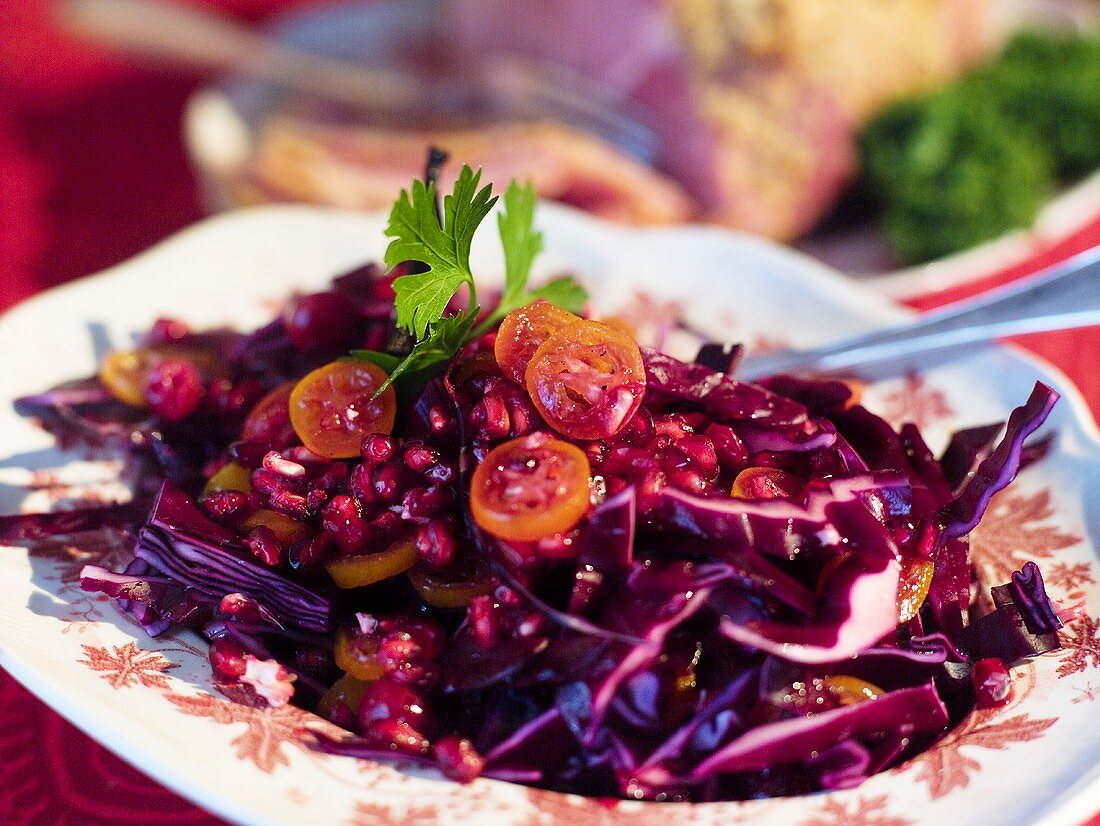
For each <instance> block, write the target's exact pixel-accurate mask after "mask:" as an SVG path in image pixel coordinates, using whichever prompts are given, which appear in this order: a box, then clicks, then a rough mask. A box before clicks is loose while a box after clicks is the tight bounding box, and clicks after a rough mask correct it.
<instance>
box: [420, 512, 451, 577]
mask: <svg viewBox="0 0 1100 826" xmlns="http://www.w3.org/2000/svg"><path fill="white" fill-rule="evenodd" d="M416 552H417V554H419V556H420V558H421V559H423V560H424V561H425V562H427V563H428V564H429V565H431V566H432V567H433V568H435V569H436V570H442V569H444V568H448V567H450V565H451V563H452V562H454V558H455V554H456V553H457V552H458V542H457V541H456V540H455V537H454V534H453V533H451V528H450V526H449V525H448V524H447V523H446V522H444V521H443V520H441V519H430V520H428V521H427V522H425V523H424V524H423V525H421V526H420V527H418V528H417V529H416Z"/></svg>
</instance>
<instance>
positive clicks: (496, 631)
mask: <svg viewBox="0 0 1100 826" xmlns="http://www.w3.org/2000/svg"><path fill="white" fill-rule="evenodd" d="M466 616H467V617H468V618H469V620H470V631H471V632H472V633H473V635H474V642H475V643H477V645H478V647H479V648H482V649H484V650H486V651H487V650H489V649H490V648H493V647H494V646H495V645H496V644H497V643H498V642H499V641H500V626H499V624H498V623H497V616H496V606H495V605H494V604H493V598H492V597H489V596H481V597H474V598H473V599H472V600H470V605H469V607H468V608H467V609H466Z"/></svg>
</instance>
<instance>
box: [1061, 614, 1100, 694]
mask: <svg viewBox="0 0 1100 826" xmlns="http://www.w3.org/2000/svg"><path fill="white" fill-rule="evenodd" d="M1059 636H1060V638H1061V640H1062V648H1063V649H1064V656H1063V657H1062V662H1061V664H1059V666H1058V676H1059V677H1068V676H1069V675H1071V674H1077V673H1079V672H1081V671H1084V670H1085V669H1087V668H1090V667H1091V668H1097V667H1100V620H1098V619H1096V618H1095V617H1088V616H1086V617H1081V618H1080V619H1077V620H1074V621H1073V622H1071V623H1070V624H1069V625H1067V626H1066V627H1065V628H1063V629H1062V631H1061V632H1060V633H1059ZM1090 699H1091V697H1090Z"/></svg>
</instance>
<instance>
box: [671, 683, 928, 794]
mask: <svg viewBox="0 0 1100 826" xmlns="http://www.w3.org/2000/svg"><path fill="white" fill-rule="evenodd" d="M948 722H949V719H948V715H947V709H946V708H945V707H944V705H943V701H942V700H941V699H940V697H939V694H938V693H937V692H936V689H935V687H934V686H933V685H932V684H931V683H928V684H926V685H923V686H919V687H917V688H903V689H900V690H898V691H891V692H890V693H888V694H884V695H882V696H880V697H877V698H876V699H874V700H865V701H864V702H862V703H855V704H854V705H850V706H842V707H841V708H837V709H833V710H830V711H822V712H819V713H817V714H814V715H812V716H808V717H798V718H795V719H791V720H781V721H779V722H777V723H767V724H765V725H761V726H756V727H755V728H751V729H749V730H748V731H747V732H745V733H744V734H742V735H741V736H740V737H738V738H737V739H735V740H733V741H732V742H731V743H729V744H728V745H726V746H724V747H722V748H721V749H719V750H718V751H716V752H714V753H713V754H711V755H710V756H709V757H707V758H706V759H704V760H702V761H701V762H700V763H699V764H698V765H697V766H696V767H695V769H694V770H693V771H692V773H691V774H692V777H694V778H704V777H708V776H710V775H712V774H722V773H733V772H746V771H760V770H762V769H766V768H768V767H770V766H775V765H777V764H780V763H788V762H802V761H805V760H808V759H810V758H811V757H812V756H813V755H814V754H815V753H819V752H821V751H823V750H824V749H827V748H829V747H830V746H832V745H833V744H835V743H837V742H839V741H841V740H845V739H848V738H851V737H873V736H874V735H877V734H880V733H883V732H895V731H899V730H900V731H904V732H905V735H906V736H912V735H914V734H918V733H920V734H939V733H940V732H942V731H943V730H944V729H946V728H947V725H948Z"/></svg>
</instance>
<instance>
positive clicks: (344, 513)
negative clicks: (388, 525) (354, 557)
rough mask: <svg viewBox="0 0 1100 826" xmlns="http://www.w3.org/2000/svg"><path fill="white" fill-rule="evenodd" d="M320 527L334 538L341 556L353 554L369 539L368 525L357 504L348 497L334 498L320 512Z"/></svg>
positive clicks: (369, 530)
mask: <svg viewBox="0 0 1100 826" xmlns="http://www.w3.org/2000/svg"><path fill="white" fill-rule="evenodd" d="M321 527H323V528H324V529H325V530H326V531H329V532H331V533H332V534H333V535H334V536H335V538H336V545H337V547H338V548H339V550H340V553H342V554H353V553H355V552H356V551H359V550H361V549H362V548H363V546H364V545H366V544H367V541H368V540H369V539H370V533H371V529H370V524H369V523H368V522H367V520H366V519H364V518H363V515H362V513H361V512H360V510H359V503H358V502H357V501H356V500H354V499H352V498H351V497H350V496H343V495H339V496H334V497H332V501H331V502H329V503H328V504H327V505H326V506H325V508H324V509H323V510H322V511H321Z"/></svg>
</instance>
